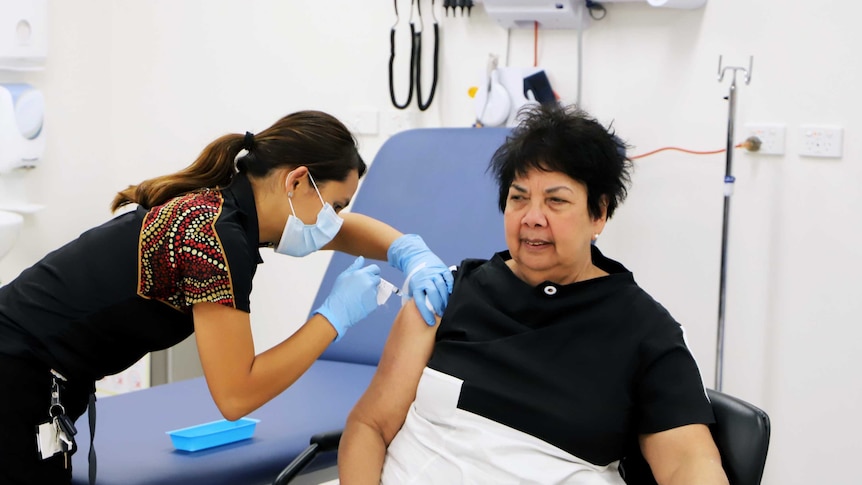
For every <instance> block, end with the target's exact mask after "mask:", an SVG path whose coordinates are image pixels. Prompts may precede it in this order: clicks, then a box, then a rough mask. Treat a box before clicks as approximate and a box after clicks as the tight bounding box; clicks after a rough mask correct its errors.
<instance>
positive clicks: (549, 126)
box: [488, 103, 632, 219]
mask: <svg viewBox="0 0 862 485" xmlns="http://www.w3.org/2000/svg"><path fill="white" fill-rule="evenodd" d="M518 117H519V124H518V126H517V127H515V128H514V130H513V131H512V134H511V135H509V136H508V137H507V138H506V141H505V142H504V143H503V145H502V146H500V148H498V149H497V151H496V152H495V153H494V156H493V157H492V158H491V163H490V165H489V166H488V170H489V171H490V172H492V173H493V174H494V177H495V178H496V180H497V186H498V188H499V202H498V203H499V207H500V211H501V212H502V211H505V209H506V200H507V198H508V194H509V187H510V186H511V185H512V181H514V180H515V178H516V177H520V176H524V175H526V174H527V172H529V171H530V170H532V169H538V170H543V171H546V172H561V173H564V174H566V175H568V176H569V177H571V178H573V179H575V180H578V181H580V182H582V183H583V184H584V185H586V187H587V208H588V210H589V212H590V215H591V216H592V217H593V218H599V217H601V215H602V205H603V203H605V201H606V203H607V218H608V219H610V217H611V216H612V215H613V213H614V210H615V209H616V207H617V205H619V204H621V203H622V202H623V200H625V198H626V195H627V193H628V190H627V187H628V185H629V184H630V183H631V176H630V174H631V170H632V163H631V160H629V159H628V157H627V156H626V148H627V146H626V144H625V143H624V142H623V141H622V140H621V139H620V138H619V137H617V136H616V135H615V134H614V133H613V131H611V130H609V129H607V128H605V127H604V126H602V125H601V124H600V123H599V122H598V121H596V120H595V119H593V118H592V117H591V116H590V115H589V114H587V113H586V112H585V111H583V110H581V109H579V108H578V107H576V106H562V105H559V104H556V103H544V104H536V105H529V106H527V107H525V108H523V109H522V110H521V111H520V112H519V114H518ZM603 196H604V197H603Z"/></svg>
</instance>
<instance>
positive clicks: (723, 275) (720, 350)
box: [715, 56, 754, 391]
mask: <svg viewBox="0 0 862 485" xmlns="http://www.w3.org/2000/svg"><path fill="white" fill-rule="evenodd" d="M721 57H722V56H718V82H721V81H722V80H723V79H724V73H725V72H726V71H732V72H733V77H732V78H731V81H730V93H729V94H728V95H727V98H725V99H727V104H728V113H727V149H726V150H725V153H726V154H727V162H726V164H725V169H724V219H723V221H722V225H721V271H720V277H719V283H718V334H717V336H716V344H715V390H716V391H721V379H722V368H723V366H724V306H725V287H726V286H727V232H728V222H729V220H730V197H731V196H732V195H733V183H734V182H735V181H736V179H735V178H734V176H733V174H732V168H733V147H734V143H733V120H734V118H735V117H736V73H737V72H738V71H742V72H743V73H744V74H745V84H746V85H747V84H748V83H749V82H751V69H752V67H753V64H754V57H753V56H749V58H748V69H745V68H744V67H735V66H722V62H721V60H722V59H721Z"/></svg>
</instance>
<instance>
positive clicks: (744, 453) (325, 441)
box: [273, 389, 770, 485]
mask: <svg viewBox="0 0 862 485" xmlns="http://www.w3.org/2000/svg"><path fill="white" fill-rule="evenodd" d="M707 394H708V395H709V399H710V402H711V403H712V410H713V413H714V414H715V423H714V424H712V425H710V427H709V430H710V431H711V432H712V438H713V439H714V440H715V444H716V446H718V450H719V452H720V453H721V465H722V466H723V467H724V471H725V473H727V478H728V480H729V481H730V485H759V484H760V480H761V478H763V468H764V467H765V466H766V453H767V450H768V449H769V432H770V427H769V416H768V415H767V414H766V412H764V411H763V410H761V409H759V408H758V407H756V406H754V405H752V404H750V403H748V402H745V401H743V400H742V399H739V398H736V397H733V396H731V395H729V394H725V393H722V392H719V391H715V390H712V389H707ZM340 439H341V431H340V430H338V431H332V432H328V433H321V434H317V435H314V436H312V438H311V444H310V445H309V446H308V448H306V449H305V451H304V452H303V453H302V454H300V455H299V456H298V457H296V459H294V460H293V461H292V462H291V463H290V464H289V465H288V466H287V467H286V468H285V469H284V470H283V471H282V472H281V474H279V476H278V478H276V480H275V481H274V482H273V485H285V484H287V483H290V480H291V479H292V478H293V477H295V476H296V475H298V474H299V473H301V472H302V470H303V469H304V468H305V467H306V466H307V465H308V464H309V463H311V461H312V460H314V457H315V456H316V455H317V454H318V453H323V452H331V451H335V450H337V449H338V443H339V441H340ZM620 475H622V477H623V479H624V480H625V482H626V483H627V484H628V485H655V484H656V481H655V479H654V478H653V476H652V472H651V471H650V469H649V465H648V464H647V463H646V460H644V458H643V456H642V455H641V454H640V451H639V450H637V449H634V451H633V452H632V453H631V454H630V455H629V456H627V457H626V458H624V459H623V460H622V461H621V462H620Z"/></svg>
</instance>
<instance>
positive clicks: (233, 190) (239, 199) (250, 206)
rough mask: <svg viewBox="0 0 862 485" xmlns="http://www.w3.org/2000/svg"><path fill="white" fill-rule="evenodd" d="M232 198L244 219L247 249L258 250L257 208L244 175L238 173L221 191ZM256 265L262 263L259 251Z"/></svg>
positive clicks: (259, 245)
mask: <svg viewBox="0 0 862 485" xmlns="http://www.w3.org/2000/svg"><path fill="white" fill-rule="evenodd" d="M222 192H223V193H225V192H227V193H230V194H232V195H233V196H234V198H235V199H236V204H237V207H238V208H239V211H240V213H241V214H242V215H243V216H244V219H245V231H246V237H247V238H248V242H249V247H251V248H260V247H262V246H261V244H260V226H259V225H258V221H257V207H256V206H255V204H254V190H252V188H251V182H250V181H249V180H248V176H246V174H244V173H238V174H236V175H234V177H233V179H231V182H230V185H228V186H227V187H225V188H224V189H223V190H222ZM257 262H258V264H260V263H263V258H261V257H260V251H258V253H257Z"/></svg>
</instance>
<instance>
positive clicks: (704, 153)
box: [629, 143, 744, 160]
mask: <svg viewBox="0 0 862 485" xmlns="http://www.w3.org/2000/svg"><path fill="white" fill-rule="evenodd" d="M743 145H744V144H743V143H740V144H739V145H736V146H735V147H734V148H741V147H742V146H743ZM665 150H677V151H680V152H685V153H691V154H693V155H714V154H716V153H724V152H726V151H727V149H725V148H722V149H721V150H711V151H706V152H703V151H696V150H688V149H686V148H679V147H662V148H659V149H656V150H653V151H651V152H646V153H644V154H642V155H635V156H633V157H629V158H630V159H632V160H637V159H638V158H644V157H648V156H650V155H655V154H656V153H658V152H663V151H665Z"/></svg>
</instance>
